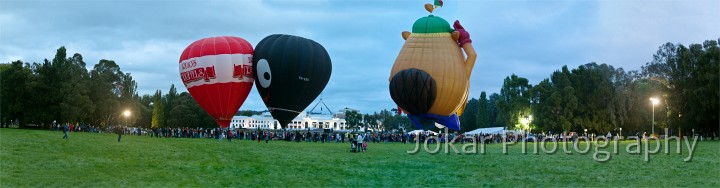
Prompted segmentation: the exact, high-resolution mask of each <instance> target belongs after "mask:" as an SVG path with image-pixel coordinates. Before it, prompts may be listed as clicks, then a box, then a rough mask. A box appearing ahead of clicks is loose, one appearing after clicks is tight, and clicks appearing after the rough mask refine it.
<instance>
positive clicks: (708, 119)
mask: <svg viewBox="0 0 720 188" xmlns="http://www.w3.org/2000/svg"><path fill="white" fill-rule="evenodd" d="M718 62H720V47H719V46H718V41H717V40H707V41H705V42H703V43H702V44H690V45H689V46H684V45H682V44H672V43H666V44H664V45H662V46H660V47H659V49H658V51H657V52H656V54H655V55H653V60H652V61H650V62H648V63H646V64H645V65H644V66H642V68H641V70H632V71H625V70H624V69H622V68H615V67H613V66H611V65H607V64H597V63H595V62H592V63H588V64H584V65H580V66H578V67H576V68H573V69H569V68H568V67H567V66H563V67H562V68H560V69H559V70H556V71H555V72H553V73H552V74H550V77H549V78H546V79H543V80H542V81H540V82H539V83H538V84H537V85H531V84H530V83H529V81H528V79H526V78H523V77H520V76H517V75H515V74H513V75H511V76H508V77H506V78H505V79H504V80H503V86H502V89H501V90H500V92H499V93H493V94H491V95H489V96H487V94H486V92H482V93H481V94H480V97H479V98H478V99H475V98H472V99H470V100H469V101H468V103H467V107H466V109H465V113H464V114H463V115H462V116H461V117H460V118H461V120H460V121H461V125H462V129H463V131H470V130H474V129H476V128H485V127H506V128H508V129H522V130H530V131H532V132H537V133H541V132H545V133H548V132H553V133H560V132H562V131H569V132H584V131H585V129H587V130H588V132H597V133H606V132H608V131H612V132H617V131H619V130H620V129H621V128H622V130H623V132H629V133H633V134H634V133H636V132H640V133H641V134H642V133H643V132H647V133H648V134H650V132H651V128H652V122H653V119H652V113H653V104H652V102H651V100H650V98H653V97H654V98H657V99H658V101H659V103H658V104H656V105H655V106H654V108H655V109H654V111H655V119H654V122H655V133H656V134H657V133H662V132H663V131H664V128H668V129H670V132H671V133H672V134H677V133H679V132H680V133H683V134H685V133H689V132H691V130H695V133H701V132H704V133H705V134H712V133H716V134H717V132H718V125H719V124H718V123H719V121H718V115H720V110H719V109H718V108H719V107H720V103H719V102H718V101H719V100H720V89H719V88H718V86H719V85H720V78H718V74H719V72H720V66H718Z"/></svg>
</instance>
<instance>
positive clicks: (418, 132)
mask: <svg viewBox="0 0 720 188" xmlns="http://www.w3.org/2000/svg"><path fill="white" fill-rule="evenodd" d="M408 133H409V134H422V133H428V134H437V133H436V132H433V131H425V130H414V131H410V132H408Z"/></svg>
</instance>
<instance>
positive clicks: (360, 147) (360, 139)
mask: <svg viewBox="0 0 720 188" xmlns="http://www.w3.org/2000/svg"><path fill="white" fill-rule="evenodd" d="M364 141H365V138H363V135H362V134H358V136H357V147H356V148H358V149H360V150H362V145H363V142H364ZM363 152H365V151H364V150H363Z"/></svg>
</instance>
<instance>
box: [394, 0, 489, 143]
mask: <svg viewBox="0 0 720 188" xmlns="http://www.w3.org/2000/svg"><path fill="white" fill-rule="evenodd" d="M442 5H443V2H442V1H441V0H436V1H435V3H434V5H433V4H426V5H425V9H426V10H427V11H428V12H430V13H431V14H430V15H428V16H426V17H422V18H420V19H418V20H416V21H415V23H414V24H413V27H412V32H408V31H404V32H402V37H403V39H405V44H403V46H402V48H401V49H400V53H399V55H398V57H397V58H396V59H395V64H393V67H392V70H391V71H390V79H389V80H390V88H389V89H390V96H391V97H392V99H393V101H394V102H395V103H396V104H397V105H398V107H399V108H400V109H402V110H403V111H404V112H406V113H407V114H408V118H410V120H411V121H412V122H413V124H415V125H416V126H417V127H418V128H422V126H421V124H420V120H421V119H424V120H430V121H433V122H435V123H438V124H440V125H443V126H445V127H448V128H450V129H453V130H460V121H459V118H458V117H459V116H460V115H462V112H463V110H464V109H465V104H466V102H467V99H468V92H469V87H470V74H471V73H472V69H473V66H474V65H475V59H476V57H477V54H476V53H475V49H474V48H473V46H472V40H470V34H469V33H468V32H467V31H466V30H465V29H464V28H463V26H462V25H460V22H459V21H455V22H454V24H453V27H452V28H451V27H450V24H449V23H448V22H447V21H445V19H443V18H441V17H439V16H435V15H433V14H432V12H433V11H434V10H435V9H437V8H439V7H442ZM463 52H465V55H463ZM465 56H467V57H465Z"/></svg>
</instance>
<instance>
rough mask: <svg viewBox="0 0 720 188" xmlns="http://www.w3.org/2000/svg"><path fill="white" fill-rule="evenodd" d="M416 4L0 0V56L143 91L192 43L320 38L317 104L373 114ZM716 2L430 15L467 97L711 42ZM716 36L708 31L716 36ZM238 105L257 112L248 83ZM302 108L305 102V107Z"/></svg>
mask: <svg viewBox="0 0 720 188" xmlns="http://www.w3.org/2000/svg"><path fill="white" fill-rule="evenodd" d="M428 2H430V1H427V0H416V1H361V0H343V1H328V0H312V1H293V0H266V1H261V0H248V1H225V0H223V1H194V0H187V1H162V0H156V1H116V0H111V1H59V2H56V1H1V2H0V62H9V61H12V60H17V59H22V60H23V61H26V62H42V60H43V59H44V58H52V57H53V56H54V53H55V50H56V49H57V48H58V47H60V46H65V47H66V48H67V49H68V54H73V53H81V54H82V55H83V57H84V58H85V61H86V62H87V64H88V69H92V67H93V66H94V64H95V63H97V62H98V61H99V60H100V59H111V60H115V61H116V62H117V63H118V64H119V65H120V66H121V68H122V70H123V71H125V72H128V73H131V74H132V75H133V77H134V78H135V79H136V80H137V82H138V91H139V93H140V94H153V93H154V91H155V90H157V89H160V90H162V91H163V93H167V91H168V89H169V88H170V84H175V86H176V88H178V91H181V92H182V91H186V89H185V87H184V86H182V83H181V82H180V80H179V78H178V72H177V61H178V58H179V56H180V53H181V52H182V50H183V49H184V48H185V47H187V45H189V44H190V43H192V42H193V41H195V40H198V39H201V38H205V37H212V36H221V35H231V36H240V37H242V38H244V39H246V40H247V41H248V42H250V43H251V44H252V45H253V46H254V45H256V44H257V43H258V42H259V41H260V40H261V39H262V38H264V37H266V36H268V35H270V34H276V33H284V34H293V35H298V36H303V37H306V38H309V39H313V40H315V41H317V42H319V43H320V44H322V45H323V46H324V47H325V48H326V49H327V50H328V52H329V54H330V56H331V59H332V61H333V73H332V77H331V79H330V83H329V84H328V86H327V87H326V88H325V90H324V92H323V100H324V101H325V102H326V103H327V104H328V105H329V106H330V107H331V108H332V109H333V110H339V109H341V108H344V107H351V108H356V109H360V110H361V111H363V112H364V113H371V112H373V111H378V110H380V109H384V108H394V107H395V104H394V103H393V102H392V100H391V99H390V96H389V92H388V81H387V79H388V77H389V72H390V68H391V67H392V64H393V62H394V61H395V57H396V56H397V54H398V52H399V50H400V48H401V46H402V44H403V42H404V41H403V40H402V38H401V37H400V32H402V31H408V30H411V28H412V24H413V22H414V21H415V20H416V19H417V18H419V17H422V16H426V15H428V13H427V12H425V10H424V9H423V8H422V5H423V4H425V3H428ZM719 3H720V1H712V0H707V1H700V0H695V1H674V0H670V1H645V0H630V1H570V0H568V1H564V0H559V1H532V0H529V1H514V0H513V1H505V0H502V1H500V0H486V1H472V0H468V1H450V2H445V6H443V7H442V8H441V9H439V10H437V11H436V12H435V13H433V14H434V15H437V16H441V17H443V18H445V19H446V20H448V21H450V22H452V21H454V20H456V19H457V20H460V21H461V22H462V23H463V25H464V26H465V27H466V28H467V29H468V31H469V32H471V34H472V39H473V44H474V45H475V48H476V50H477V53H478V61H477V63H476V66H475V69H474V72H473V75H472V77H471V84H472V85H471V90H470V96H471V97H475V98H477V97H478V96H479V95H480V92H481V91H487V92H488V95H489V94H490V93H493V92H499V90H500V87H501V86H502V80H503V79H504V78H505V77H506V76H509V75H511V74H513V73H514V74H517V75H519V76H522V77H526V78H528V79H529V80H530V82H531V83H532V84H537V83H538V82H539V81H541V80H542V79H544V78H547V77H549V75H550V74H551V73H552V71H554V70H557V69H559V68H561V67H562V66H563V65H568V66H569V67H571V68H572V67H577V66H578V65H581V64H585V63H588V62H592V61H595V62H598V63H608V64H611V65H613V66H615V67H623V68H625V69H626V70H632V69H638V68H639V67H640V66H641V65H642V64H644V63H645V62H647V61H650V60H651V58H652V54H654V53H655V51H656V50H657V47H658V46H660V45H661V44H663V43H665V42H673V43H677V42H679V43H683V44H689V43H700V42H702V41H704V40H707V39H717V38H718V37H720V36H718V33H720V28H719V27H720V24H716V22H717V18H718V17H720V15H719V13H718V12H717V11H716V7H720V4H719ZM713 35H714V36H713ZM241 109H252V110H262V109H265V106H264V104H263V103H262V100H261V99H260V97H259V96H257V93H256V91H254V90H253V91H251V94H250V96H249V97H248V99H247V101H246V102H245V104H244V105H243V107H242V108H241ZM308 110H309V109H308Z"/></svg>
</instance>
